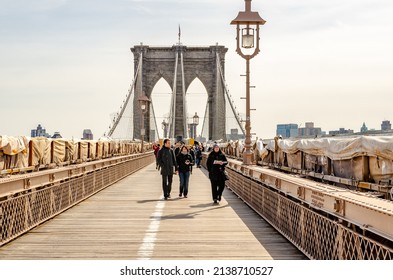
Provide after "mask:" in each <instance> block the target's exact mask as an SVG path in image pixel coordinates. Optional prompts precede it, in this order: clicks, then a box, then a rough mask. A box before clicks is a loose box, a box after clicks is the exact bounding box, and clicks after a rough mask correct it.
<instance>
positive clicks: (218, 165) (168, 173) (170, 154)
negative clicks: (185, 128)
mask: <svg viewBox="0 0 393 280" xmlns="http://www.w3.org/2000/svg"><path fill="white" fill-rule="evenodd" d="M202 151H203V147H200V146H198V145H197V146H196V147H195V150H194V149H192V148H190V149H189V148H188V147H187V146H186V145H181V144H180V143H179V142H178V143H176V145H175V147H172V146H171V141H170V140H169V139H164V142H163V146H162V147H161V149H160V147H159V145H158V146H156V147H155V148H154V154H155V155H156V165H157V169H159V170H161V175H162V191H163V195H164V199H165V200H167V199H168V198H170V197H171V191H172V182H173V175H174V174H176V175H177V174H178V175H179V179H180V187H179V197H184V198H187V196H188V185H189V180H190V175H191V173H192V167H193V165H195V164H196V167H197V168H201V160H202ZM226 164H227V159H226V157H225V155H224V154H223V153H222V151H221V149H220V147H219V146H218V145H217V144H215V145H214V146H213V149H212V151H211V152H210V154H209V156H208V159H207V169H208V171H209V179H210V183H211V189H212V199H213V202H214V203H218V201H220V200H221V196H222V192H223V191H224V187H225V180H226V179H225V176H224V170H225V165H226Z"/></svg>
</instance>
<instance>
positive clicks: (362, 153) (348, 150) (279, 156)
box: [258, 136, 393, 184]
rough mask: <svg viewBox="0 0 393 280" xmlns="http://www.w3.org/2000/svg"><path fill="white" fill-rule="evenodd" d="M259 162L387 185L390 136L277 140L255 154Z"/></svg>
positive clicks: (392, 164) (392, 168) (391, 164)
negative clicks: (258, 157) (257, 154)
mask: <svg viewBox="0 0 393 280" xmlns="http://www.w3.org/2000/svg"><path fill="white" fill-rule="evenodd" d="M258 152H259V156H260V157H261V159H262V161H264V162H266V163H272V164H277V165H280V166H287V167H290V168H294V169H304V170H310V171H315V172H318V173H323V174H327V175H334V176H337V177H343V178H350V179H354V180H358V181H365V182H375V183H388V184H390V181H392V180H393V137H391V136H360V137H351V138H320V139H299V140H282V139H278V138H277V137H276V138H275V139H274V140H270V141H268V142H267V143H266V145H265V147H264V148H262V149H261V150H259V151H258Z"/></svg>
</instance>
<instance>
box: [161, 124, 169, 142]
mask: <svg viewBox="0 0 393 280" xmlns="http://www.w3.org/2000/svg"><path fill="white" fill-rule="evenodd" d="M161 125H162V129H163V130H164V138H167V135H168V125H169V123H167V122H166V121H165V120H163V121H162V123H161Z"/></svg>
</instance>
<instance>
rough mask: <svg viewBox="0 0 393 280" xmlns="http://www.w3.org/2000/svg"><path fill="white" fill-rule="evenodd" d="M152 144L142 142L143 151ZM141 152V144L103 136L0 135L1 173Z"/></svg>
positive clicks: (149, 149) (150, 147)
mask: <svg viewBox="0 0 393 280" xmlns="http://www.w3.org/2000/svg"><path fill="white" fill-rule="evenodd" d="M151 150H152V144H151V143H145V144H144V151H145V152H146V151H151ZM140 151H141V143H140V142H133V141H129V140H121V141H120V140H113V139H110V138H107V137H106V138H102V139H99V140H98V141H93V140H74V139H72V140H68V139H62V138H60V139H51V138H46V137H34V138H31V139H30V138H28V137H25V136H20V137H11V136H0V171H3V170H5V171H3V172H1V173H2V174H9V173H17V172H20V171H26V168H27V169H28V170H38V169H42V168H53V167H56V166H61V165H68V164H73V163H81V162H87V161H91V160H98V159H102V158H108V157H113V156H118V155H130V154H135V153H139V152H140Z"/></svg>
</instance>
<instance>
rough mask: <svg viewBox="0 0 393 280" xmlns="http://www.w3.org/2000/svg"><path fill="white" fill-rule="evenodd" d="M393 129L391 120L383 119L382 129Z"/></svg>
mask: <svg viewBox="0 0 393 280" xmlns="http://www.w3.org/2000/svg"><path fill="white" fill-rule="evenodd" d="M391 129H392V125H391V123H390V121H382V124H381V130H391Z"/></svg>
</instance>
